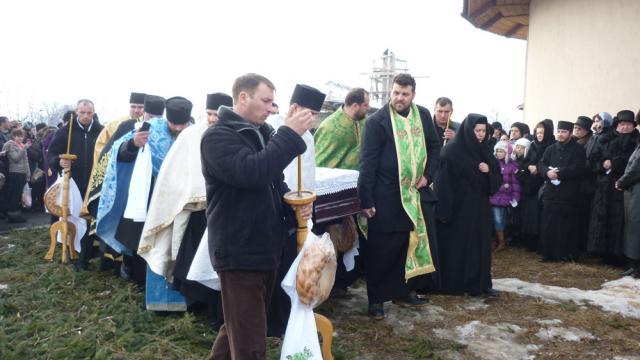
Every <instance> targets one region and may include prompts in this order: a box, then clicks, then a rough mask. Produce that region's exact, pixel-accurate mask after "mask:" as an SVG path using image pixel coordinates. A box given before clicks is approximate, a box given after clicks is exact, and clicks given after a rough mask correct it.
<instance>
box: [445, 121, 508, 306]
mask: <svg viewBox="0 0 640 360" xmlns="http://www.w3.org/2000/svg"><path fill="white" fill-rule="evenodd" d="M486 123H487V119H486V117H484V116H482V115H477V114H469V116H468V117H467V118H466V119H465V120H464V121H463V122H462V125H460V130H459V131H458V132H457V134H456V137H455V138H454V139H453V140H451V142H450V143H449V144H448V145H447V146H445V147H444V148H443V150H442V153H441V155H440V172H439V175H438V178H437V179H436V182H435V189H436V194H437V196H438V204H437V205H436V217H437V219H438V226H437V232H438V251H439V253H438V257H439V260H440V264H439V265H440V266H439V269H438V271H439V272H440V281H441V289H440V290H441V291H442V292H443V293H447V294H464V293H468V294H470V295H479V294H482V293H484V292H487V291H488V290H490V289H491V288H492V284H491V233H492V230H493V219H492V210H491V204H490V203H489V197H490V196H491V195H492V194H494V193H495V192H496V191H498V189H499V188H500V185H502V175H501V173H500V166H499V164H498V162H497V161H496V160H495V158H494V157H493V155H492V150H493V149H490V148H489V144H488V138H489V137H490V136H491V134H489V133H487V135H486V137H485V140H484V141H483V142H482V143H480V142H479V141H478V140H477V139H476V137H475V134H474V131H473V129H474V127H475V125H476V124H486ZM481 162H484V163H486V164H488V165H489V173H482V172H481V171H480V170H479V165H480V163H481Z"/></svg>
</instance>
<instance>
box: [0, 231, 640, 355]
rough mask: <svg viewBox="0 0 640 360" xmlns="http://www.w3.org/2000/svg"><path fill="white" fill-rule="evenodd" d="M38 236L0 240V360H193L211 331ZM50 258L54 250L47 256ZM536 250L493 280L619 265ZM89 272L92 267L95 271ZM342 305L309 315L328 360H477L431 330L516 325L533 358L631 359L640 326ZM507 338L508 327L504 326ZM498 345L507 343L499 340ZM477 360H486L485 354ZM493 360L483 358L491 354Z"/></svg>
mask: <svg viewBox="0 0 640 360" xmlns="http://www.w3.org/2000/svg"><path fill="white" fill-rule="evenodd" d="M47 247H48V240H47V234H46V231H45V230H30V231H22V232H19V233H18V232H14V233H9V234H5V235H0V284H2V285H7V288H6V289H2V287H1V286H0V359H48V358H53V359H83V358H96V359H157V358H163V359H201V358H203V357H205V356H206V354H207V353H208V351H209V349H210V347H211V344H212V341H213V340H214V338H215V333H214V332H212V331H211V330H210V329H209V326H208V325H207V323H206V322H205V320H204V318H203V317H196V316H194V315H191V314H175V315H171V316H165V317H162V316H158V315H156V314H154V313H152V312H148V311H145V310H143V309H142V307H141V305H142V302H143V294H142V292H140V291H139V290H138V289H137V288H136V286H135V285H132V284H131V283H126V282H123V281H121V280H120V279H118V278H115V277H114V276H113V275H111V274H110V273H99V272H97V271H91V272H84V273H77V272H76V271H75V270H74V269H73V267H72V266H69V265H60V264H58V263H55V262H54V263H49V262H46V261H44V260H42V256H44V254H45V252H46V250H47ZM56 255H58V256H59V253H56ZM537 259H538V258H537V257H536V256H535V255H534V254H531V253H529V252H526V251H523V250H512V249H511V250H508V251H505V252H503V253H500V254H499V255H498V256H497V257H496V258H495V259H494V268H493V272H494V277H496V278H504V277H517V278H520V279H522V280H525V281H533V282H540V283H543V284H549V285H558V286H573V287H578V288H581V289H597V288H598V287H599V286H600V284H602V283H603V282H604V281H606V280H612V279H615V278H617V271H618V269H615V268H611V267H607V266H603V265H599V264H598V263H596V262H594V261H586V262H581V263H578V264H576V263H568V264H547V263H545V264H540V263H538V262H537ZM93 266H94V267H95V266H96V265H95V264H93ZM350 293H351V295H350V296H349V297H348V298H347V299H343V300H330V301H328V302H326V303H325V304H323V305H322V306H321V307H320V308H319V309H318V310H319V312H321V313H323V314H325V315H327V316H328V317H329V318H330V319H332V320H333V321H334V326H335V330H336V333H335V338H334V347H333V350H334V354H335V356H336V358H337V359H438V358H442V359H445V358H446V359H450V358H453V359H478V358H483V357H482V356H479V355H478V353H477V352H474V349H472V346H471V345H469V346H467V345H465V344H461V343H460V342H457V341H453V340H451V339H443V338H441V337H437V336H435V335H434V334H435V332H437V331H440V330H442V329H444V330H447V329H449V330H451V329H455V327H457V326H462V325H465V324H468V323H469V322H471V321H474V320H480V321H481V322H482V323H484V324H494V325H495V324H500V323H509V324H514V325H517V326H519V327H520V328H522V329H523V331H522V332H521V333H518V334H517V336H516V337H515V340H514V341H515V342H518V343H521V344H534V345H537V346H540V350H538V351H536V352H535V355H536V358H542V359H578V358H580V359H584V358H593V359H600V358H613V357H614V356H616V355H630V354H640V321H639V320H636V319H629V318H624V317H622V316H619V315H614V314H610V313H605V312H603V311H601V310H600V309H598V308H594V307H590V306H577V305H575V304H572V303H567V304H548V303H544V302H542V301H541V300H539V299H535V298H531V297H523V296H519V295H515V294H506V293H503V294H501V295H500V297H499V298H498V299H492V300H487V299H477V298H467V297H454V296H442V295H438V296H432V297H431V304H430V305H429V306H428V307H426V308H422V309H421V310H419V311H414V310H402V309H400V308H398V307H396V306H395V305H391V304H387V305H385V311H386V312H387V318H386V319H385V320H384V321H373V320H370V319H369V318H368V317H367V316H366V292H365V290H364V285H363V283H362V282H358V283H357V284H356V285H355V286H354V288H353V289H352V290H351V291H350ZM539 319H547V320H548V319H558V320H561V321H562V326H565V327H576V328H579V329H584V330H587V331H589V332H590V333H591V334H593V335H594V337H595V339H593V340H587V341H582V342H579V343H573V342H566V341H543V340H540V339H539V338H537V337H536V336H535V334H536V332H537V331H538V330H539V329H540V328H541V327H540V325H539V324H537V323H536V321H537V320H539ZM505 331H509V329H508V328H506V330H505ZM268 344H269V358H270V359H277V358H278V357H279V347H280V339H268ZM506 346H509V345H508V344H507V345H506ZM485 358H486V357H485ZM489 358H491V357H489Z"/></svg>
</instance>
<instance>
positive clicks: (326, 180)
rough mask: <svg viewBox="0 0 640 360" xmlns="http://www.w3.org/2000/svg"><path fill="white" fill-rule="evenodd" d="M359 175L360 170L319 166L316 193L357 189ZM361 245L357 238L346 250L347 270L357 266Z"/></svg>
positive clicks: (327, 193) (344, 256)
mask: <svg viewBox="0 0 640 360" xmlns="http://www.w3.org/2000/svg"><path fill="white" fill-rule="evenodd" d="M359 176H360V172H358V170H348V169H332V168H325V167H318V168H316V194H317V195H318V196H322V195H329V194H335V193H338V192H340V191H344V190H349V189H357V188H358V177H359ZM359 246H360V243H359V241H358V240H357V239H356V242H355V243H354V244H353V247H352V248H351V250H349V251H347V252H345V253H344V255H343V257H342V262H343V263H344V267H345V268H346V270H347V271H351V270H353V268H354V267H355V257H356V256H358V255H359V254H360V253H359V252H358V247H359Z"/></svg>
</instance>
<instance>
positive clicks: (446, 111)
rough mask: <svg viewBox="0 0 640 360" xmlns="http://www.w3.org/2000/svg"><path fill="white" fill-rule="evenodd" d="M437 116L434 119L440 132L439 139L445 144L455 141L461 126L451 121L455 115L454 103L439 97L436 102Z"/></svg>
mask: <svg viewBox="0 0 640 360" xmlns="http://www.w3.org/2000/svg"><path fill="white" fill-rule="evenodd" d="M434 114H435V116H434V117H433V123H434V124H435V126H436V131H437V132H438V138H439V139H441V141H442V142H443V144H444V141H445V140H446V141H449V140H451V139H453V137H454V136H455V135H456V131H458V128H459V127H460V124H459V123H457V122H455V121H453V120H450V119H451V115H452V114H453V102H452V101H451V99H449V98H448V97H439V98H438V99H437V100H436V108H435V110H434Z"/></svg>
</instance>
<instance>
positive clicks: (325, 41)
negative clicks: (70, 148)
mask: <svg viewBox="0 0 640 360" xmlns="http://www.w3.org/2000/svg"><path fill="white" fill-rule="evenodd" d="M461 12H462V0H431V1H420V2H416V1H344V0H343V1H333V0H325V1H314V2H311V1H254V0H245V1H193V0H182V1H163V0H160V1H158V0H154V1H148V0H136V1H134V0H129V1H113V0H112V1H91V0H85V1H65V0H61V1H34V0H21V1H2V3H0V14H2V24H3V26H2V27H3V30H2V33H3V34H2V36H1V37H0V39H1V41H0V45H1V46H2V48H1V50H0V59H1V60H0V114H2V115H4V114H9V115H10V116H12V117H14V118H16V117H17V116H18V111H19V112H20V113H22V114H24V113H26V111H27V110H28V108H29V107H32V108H34V109H38V108H40V107H42V104H43V103H53V102H58V103H63V104H73V103H75V101H76V100H77V99H79V98H83V97H86V98H90V99H93V100H94V101H95V103H96V110H97V112H98V114H99V115H100V118H101V120H102V121H103V122H106V121H108V120H110V119H112V118H114V117H119V116H122V115H124V114H126V113H127V111H128V100H129V93H130V92H131V91H140V92H146V93H150V94H157V95H161V96H164V97H171V96H177V95H180V96H184V97H186V98H188V99H190V100H191V101H192V102H193V103H194V111H193V115H194V117H196V118H200V117H201V116H203V115H204V103H205V98H206V94H207V93H211V92H216V91H222V92H227V93H230V92H231V84H232V83H233V79H234V78H235V77H237V76H238V75H241V74H244V73H247V72H257V73H260V74H262V75H265V76H267V77H268V78H270V79H271V80H272V81H273V82H274V83H275V85H276V88H277V92H276V101H277V102H279V103H288V98H289V96H290V94H291V91H292V89H293V87H294V85H295V84H296V83H305V84H309V85H312V86H317V87H322V85H323V84H325V83H326V82H327V81H335V82H339V83H343V84H345V85H348V86H354V87H355V86H361V87H364V88H366V89H369V87H370V83H369V79H368V77H367V76H366V75H363V73H367V72H369V71H371V68H372V64H373V60H374V59H377V58H379V57H380V56H381V55H382V53H383V51H384V50H385V49H390V50H392V51H393V52H394V53H395V54H396V55H397V56H398V57H399V58H401V59H405V60H407V62H408V68H409V71H410V73H411V74H412V75H414V76H424V77H423V78H418V80H417V81H418V85H417V89H416V90H417V91H416V93H417V95H416V101H417V102H418V103H419V104H421V105H424V106H426V107H428V108H429V109H433V102H434V101H435V99H436V98H437V97H439V96H449V97H451V98H452V100H453V103H454V115H453V118H454V119H455V120H462V118H464V116H465V115H466V114H467V113H469V112H478V113H484V114H486V115H488V116H490V117H491V116H493V115H494V114H495V113H496V112H497V113H499V118H500V120H501V121H504V122H505V124H506V123H510V122H512V121H516V120H519V119H521V118H522V113H521V112H520V111H518V110H516V109H515V108H516V106H517V105H519V104H521V103H522V102H523V92H524V64H525V53H526V42H524V41H522V40H516V39H507V38H503V37H500V36H498V35H495V34H491V33H488V32H485V31H482V30H479V29H476V28H474V27H473V26H472V25H471V24H469V23H468V22H467V21H466V20H464V19H463V18H462V17H461V16H460V13H461Z"/></svg>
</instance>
